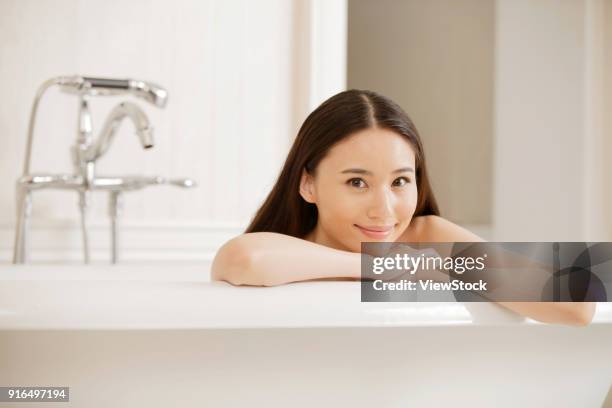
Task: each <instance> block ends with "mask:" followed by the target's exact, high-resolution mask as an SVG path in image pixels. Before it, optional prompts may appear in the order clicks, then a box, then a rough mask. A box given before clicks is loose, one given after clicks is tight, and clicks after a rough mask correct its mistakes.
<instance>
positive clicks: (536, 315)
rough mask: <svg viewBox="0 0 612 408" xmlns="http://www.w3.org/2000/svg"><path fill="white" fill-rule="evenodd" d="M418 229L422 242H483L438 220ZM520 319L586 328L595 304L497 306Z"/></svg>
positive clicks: (426, 219) (429, 220) (431, 219)
mask: <svg viewBox="0 0 612 408" xmlns="http://www.w3.org/2000/svg"><path fill="white" fill-rule="evenodd" d="M419 218H422V220H421V223H420V225H419V226H418V228H419V230H418V232H419V238H420V241H422V242H483V241H484V240H483V239H482V238H480V237H478V236H477V235H475V234H473V233H471V232H470V231H468V230H466V229H465V228H462V227H460V226H459V225H456V224H454V223H452V222H450V221H448V220H445V219H444V218H442V217H438V216H435V215H428V216H425V217H419ZM497 303H498V304H499V305H501V306H503V307H505V308H507V309H510V310H512V311H513V312H516V313H518V314H520V315H523V316H527V317H529V318H532V319H534V320H538V321H540V322H544V323H558V324H567V325H572V326H586V325H588V324H589V323H591V321H592V320H593V315H594V314H595V309H596V305H597V303H596V302H497Z"/></svg>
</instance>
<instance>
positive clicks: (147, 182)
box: [94, 176, 196, 191]
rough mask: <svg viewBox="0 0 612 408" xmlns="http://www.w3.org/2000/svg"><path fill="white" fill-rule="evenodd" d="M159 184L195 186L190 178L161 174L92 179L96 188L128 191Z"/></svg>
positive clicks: (184, 186)
mask: <svg viewBox="0 0 612 408" xmlns="http://www.w3.org/2000/svg"><path fill="white" fill-rule="evenodd" d="M159 184H171V185H174V186H178V187H183V188H190V187H195V186H196V182H195V181H193V180H192V179H188V178H184V179H167V178H165V177H161V176H153V177H147V176H126V177H96V178H95V179H94V188H95V189H97V190H110V191H130V190H140V189H142V188H145V187H148V186H152V185H159Z"/></svg>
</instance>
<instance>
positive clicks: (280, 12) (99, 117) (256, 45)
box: [0, 0, 345, 261]
mask: <svg viewBox="0 0 612 408" xmlns="http://www.w3.org/2000/svg"><path fill="white" fill-rule="evenodd" d="M321 4H329V5H328V6H327V7H328V8H330V7H331V8H332V9H333V10H335V12H336V15H339V16H340V18H341V17H342V10H343V8H342V7H343V5H345V3H344V2H342V1H335V2H332V3H321V2H318V1H314V0H313V1H310V0H295V1H287V0H265V1H257V2H252V1H248V0H232V1H215V0H207V1H199V0H177V1H172V2H169V1H166V0H147V1H145V0H130V1H117V0H115V1H104V2H102V1H97V0H58V1H53V2H45V1H37V0H27V1H17V0H5V1H2V2H0V61H1V62H0V89H2V90H3V95H4V98H5V103H3V104H2V107H1V108H0V141H1V142H2V145H3V149H2V150H1V151H0V174H1V175H2V180H3V181H2V183H0V208H1V209H2V211H1V212H0V226H1V228H0V259H8V257H9V253H10V250H11V248H12V239H13V236H12V234H13V232H12V228H13V224H14V213H15V206H14V181H15V180H16V179H17V177H18V176H19V175H20V171H21V168H22V166H23V156H24V152H25V140H26V130H27V120H28V115H29V110H30V105H31V102H32V99H33V97H34V94H35V92H36V89H37V87H38V86H39V84H40V83H41V82H42V81H44V80H45V79H47V78H49V77H53V76H57V75H71V74H81V75H89V76H108V77H132V78H137V79H145V80H151V81H154V82H157V83H159V84H160V85H162V86H164V87H166V88H167V89H168V91H169V101H168V105H167V107H166V109H163V110H162V109H158V108H155V107H153V106H150V105H147V104H146V103H145V102H138V103H139V104H140V105H141V106H142V107H143V108H144V109H145V111H146V112H147V113H148V114H149V117H150V119H151V121H152V123H153V125H154V127H155V137H156V146H155V147H154V148H153V149H152V150H148V151H144V150H142V148H141V147H140V145H139V143H138V141H137V138H136V137H135V136H134V135H133V127H132V125H131V124H129V123H127V121H126V123H124V125H123V126H122V128H121V130H120V131H119V134H118V135H117V137H116V139H115V142H114V144H113V146H111V149H110V150H109V152H108V153H107V155H106V156H105V157H103V158H102V159H101V160H100V161H99V166H98V169H99V173H100V174H119V175H121V174H151V175H155V174H159V175H164V176H173V177H193V178H194V179H196V181H197V182H198V183H199V187H198V188H197V189H195V190H191V191H189V190H177V189H172V188H170V187H155V188H150V189H148V190H144V191H140V192H136V193H130V194H128V195H126V197H125V211H124V220H123V225H124V227H123V229H122V231H123V233H124V238H125V239H124V245H127V246H128V247H129V248H128V249H131V250H137V249H143V247H145V246H146V245H150V242H149V241H152V240H153V239H151V234H153V235H154V236H157V237H158V238H160V239H161V237H166V238H165V239H164V240H166V239H168V240H170V241H169V242H170V244H169V245H172V243H173V242H174V243H176V240H177V239H178V240H180V241H181V242H182V244H181V245H183V244H186V245H187V247H188V248H185V249H191V250H193V252H194V253H196V252H198V250H200V249H203V248H204V247H205V246H207V245H212V247H214V246H215V244H216V243H219V242H222V240H223V239H225V238H227V237H228V236H231V235H232V234H234V233H238V232H239V231H240V229H242V228H244V227H245V226H246V224H247V223H248V221H249V219H250V218H251V217H252V215H253V213H254V212H255V210H256V209H257V207H258V206H259V204H260V203H261V201H262V200H263V199H264V198H265V195H266V194H267V192H268V191H269V190H270V187H271V186H272V184H273V182H274V181H275V178H276V176H277V174H278V171H279V169H280V166H281V164H282V162H283V160H284V158H285V155H286V152H287V150H288V148H289V146H290V143H291V142H292V140H293V138H294V136H295V132H296V130H297V127H298V125H299V124H300V123H301V121H303V119H304V117H305V115H306V114H307V113H308V112H309V110H310V109H311V104H310V100H311V99H312V97H311V96H312V93H313V92H314V91H312V89H319V90H320V89H326V90H327V92H328V93H333V92H332V91H333V90H334V89H336V90H340V89H342V88H343V86H344V83H343V73H344V65H343V64H344V62H343V58H342V52H343V50H344V46H343V44H341V43H339V45H341V47H340V49H341V51H342V52H341V53H340V57H341V58H338V59H336V61H337V64H339V65H338V67H337V68H335V69H332V71H333V72H336V74H335V75H334V76H333V77H334V78H337V81H336V82H337V83H336V84H335V87H334V85H333V84H332V86H329V84H328V85H327V87H326V88H325V87H324V88H321V87H318V88H317V86H316V84H314V85H313V84H312V82H313V81H312V78H311V77H310V76H306V75H305V74H304V71H302V70H301V68H300V67H299V66H297V65H298V64H300V62H301V61H304V60H309V61H311V63H310V64H311V68H312V69H311V70H312V71H313V72H314V71H316V67H317V64H318V63H319V61H320V60H319V59H317V58H315V57H313V56H311V53H312V52H320V51H318V50H316V49H315V50H314V51H312V50H310V49H303V48H301V47H298V46H295V45H296V44H299V41H301V40H300V38H299V37H300V36H304V35H306V36H310V35H311V34H312V31H304V32H303V33H302V32H296V27H301V26H304V25H306V24H313V26H315V27H316V26H317V25H320V22H319V21H320V18H319V19H317V18H316V15H315V17H313V18H311V19H309V20H308V22H307V23H304V22H303V20H304V19H305V18H306V17H305V16H304V15H303V13H300V10H306V11H308V10H311V9H313V10H314V9H315V6H317V7H323V8H324V6H321ZM312 14H316V13H312ZM319 14H321V13H319ZM323 15H325V13H323ZM335 25H336V26H338V24H335ZM327 26H328V27H329V26H330V23H329V22H328V23H327ZM339 27H340V32H342V25H341V24H340V25H339ZM328 65H329V64H328ZM332 65H333V62H332ZM332 68H333V67H332ZM337 73H340V74H337ZM304 83H306V91H301V90H300V87H301V86H303V84H304ZM327 96H329V95H327ZM123 99H124V98H121V97H113V99H109V98H99V99H95V100H93V101H92V108H93V113H94V127H95V131H96V132H97V131H99V129H100V127H101V124H102V122H103V120H104V117H105V115H106V114H107V113H108V112H109V111H110V109H111V108H112V106H113V105H114V104H115V103H118V102H119V101H121V100H123ZM76 108H77V101H76V98H75V97H74V96H71V95H67V94H62V93H60V92H59V91H57V90H55V89H53V90H51V91H49V92H48V94H47V95H46V96H45V98H43V101H42V102H41V105H40V108H39V112H40V113H39V117H38V121H37V128H36V134H35V146H34V151H33V165H32V172H71V171H72V167H71V162H70V156H69V147H70V146H71V145H72V144H73V143H74V140H75V139H76ZM94 197H95V201H94V208H93V212H94V213H93V215H92V217H91V221H92V224H93V227H92V228H93V231H92V234H93V246H94V254H93V255H94V258H100V259H108V254H107V249H108V236H107V234H108V231H107V227H108V221H107V216H106V204H107V198H106V197H105V195H104V194H102V193H96V195H95V196H94ZM78 214H79V213H78V210H77V196H76V194H75V193H71V192H51V191H45V192H41V193H37V194H35V196H34V209H33V224H34V228H33V234H32V240H33V245H34V250H33V252H32V257H31V258H32V260H34V261H36V260H37V259H42V258H41V257H43V258H44V257H47V256H48V255H49V254H51V253H52V254H55V256H59V257H63V256H65V255H66V256H68V255H70V254H72V253H73V252H74V250H77V252H76V255H75V256H77V257H78V256H79V253H78V250H79V247H80V241H79V236H78V232H77V226H78V224H77V222H78ZM166 232H169V233H170V235H165V233H166ZM211 233H212V234H213V236H212V237H211ZM53 237H55V238H53ZM147 237H149V239H148V240H147ZM168 237H172V238H168ZM181 237H182V238H181ZM192 238H193V239H192ZM211 239H212V241H211ZM158 241H159V240H158ZM145 242H149V243H145ZM211 242H213V244H211ZM163 246H164V244H163V243H161V242H160V243H158V244H157V247H159V248H158V249H162V248H163ZM212 247H211V248H206V249H207V250H209V249H212ZM63 250H65V251H64V252H61V251H63ZM58 251H60V252H58ZM66 251H67V252H66ZM47 252H48V254H47V255H44V253H47ZM37 254H38V257H37Z"/></svg>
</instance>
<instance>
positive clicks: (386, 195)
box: [367, 189, 394, 219]
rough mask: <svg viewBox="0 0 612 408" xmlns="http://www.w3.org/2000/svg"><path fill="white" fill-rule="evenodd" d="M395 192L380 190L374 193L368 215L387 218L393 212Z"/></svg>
mask: <svg viewBox="0 0 612 408" xmlns="http://www.w3.org/2000/svg"><path fill="white" fill-rule="evenodd" d="M393 200H394V197H393V192H391V191H388V190H386V189H384V190H379V191H377V192H375V193H374V194H373V195H372V201H371V202H370V203H369V207H368V213H367V216H368V217H370V218H382V219H387V218H389V217H390V216H391V215H392V214H393Z"/></svg>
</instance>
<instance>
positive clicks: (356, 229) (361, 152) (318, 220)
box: [212, 90, 595, 325]
mask: <svg viewBox="0 0 612 408" xmlns="http://www.w3.org/2000/svg"><path fill="white" fill-rule="evenodd" d="M362 241H367V242H376V241H379V242H395V241H398V242H477V241H483V239H482V238H480V237H479V236H477V235H475V234H473V233H472V232H470V231H468V230H466V229H464V228H462V227H460V226H458V225H456V224H454V223H452V222H450V221H448V220H446V219H444V218H442V217H440V211H439V209H438V205H437V203H436V199H435V197H434V194H433V191H432V189H431V186H430V184H429V179H428V176H427V170H426V166H425V155H424V151H423V145H422V143H421V139H420V137H419V134H418V132H417V129H416V128H415V126H414V124H413V123H412V121H411V120H410V118H409V117H408V115H407V114H406V113H405V112H404V111H403V110H402V109H401V108H400V107H399V106H398V105H397V104H396V103H394V102H393V101H391V100H389V99H388V98H386V97H384V96H382V95H380V94H377V93H375V92H371V91H365V90H349V91H345V92H341V93H339V94H337V95H335V96H333V97H331V98H330V99H328V100H327V101H325V102H323V104H321V105H320V106H319V107H318V108H317V109H315V110H314V111H313V112H312V113H311V114H310V115H309V116H308V118H306V120H305V122H304V123H303V125H302V127H301V129H300V131H299V132H298V135H297V138H296V139H295V142H294V144H293V147H292V148H291V151H290V152H289V155H288V157H287V160H286V161H285V164H284V166H283V169H282V171H281V173H280V176H279V178H278V180H277V182H276V185H275V186H274V188H273V189H272V191H271V192H270V194H269V195H268V197H267V199H266V200H265V202H264V204H263V205H262V206H261V208H260V209H259V210H258V211H257V213H256V215H255V217H254V219H253V220H252V222H251V224H250V225H249V227H248V228H247V230H246V232H245V234H242V235H240V236H238V237H236V238H234V239H232V240H230V241H229V242H227V243H226V244H225V245H223V247H222V248H221V249H220V250H219V251H218V253H217V255H216V257H215V259H214V261H213V264H212V279H213V280H224V281H227V282H229V283H231V284H234V285H258V286H273V285H282V284H286V283H290V282H297V281H307V280H329V279H332V280H359V279H360V275H361V267H360V266H361V254H360V250H361V242H362ZM500 304H501V305H502V306H504V307H506V308H508V309H511V310H513V311H515V312H517V313H520V314H522V315H525V316H528V317H531V318H534V319H536V320H539V321H543V322H550V323H563V324H571V325H586V324H588V323H589V322H590V321H591V319H592V317H593V314H594V311H595V303H592V302H591V303H587V302H583V303H572V302H567V303H552V302H550V303H547V302H504V303H502V302H500Z"/></svg>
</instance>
